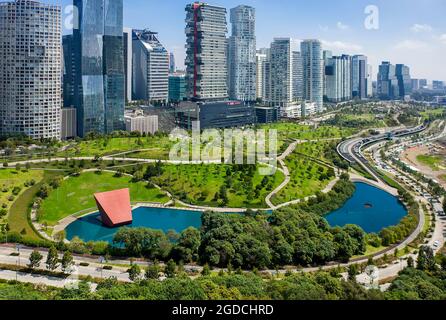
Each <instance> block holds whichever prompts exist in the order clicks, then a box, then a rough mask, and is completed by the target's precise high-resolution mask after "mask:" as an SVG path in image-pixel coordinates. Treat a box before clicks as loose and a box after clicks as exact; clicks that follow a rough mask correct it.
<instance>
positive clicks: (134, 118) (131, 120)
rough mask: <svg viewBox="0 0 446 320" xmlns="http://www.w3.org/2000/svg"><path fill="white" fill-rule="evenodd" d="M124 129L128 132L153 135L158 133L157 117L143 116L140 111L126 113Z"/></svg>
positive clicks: (142, 112)
mask: <svg viewBox="0 0 446 320" xmlns="http://www.w3.org/2000/svg"><path fill="white" fill-rule="evenodd" d="M125 129H126V131H129V132H139V133H143V134H154V133H156V132H157V131H158V116H157V115H145V114H144V111H142V110H137V111H135V112H128V113H126V114H125Z"/></svg>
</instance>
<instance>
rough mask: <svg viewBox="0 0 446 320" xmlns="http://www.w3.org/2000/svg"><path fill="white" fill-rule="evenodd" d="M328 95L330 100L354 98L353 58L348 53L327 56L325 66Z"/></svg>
mask: <svg viewBox="0 0 446 320" xmlns="http://www.w3.org/2000/svg"><path fill="white" fill-rule="evenodd" d="M325 77H326V97H327V100H328V101H330V102H335V103H336V102H342V101H348V100H351V98H352V90H351V83H352V58H351V57H350V56H348V55H342V56H333V57H331V58H327V61H326V66H325Z"/></svg>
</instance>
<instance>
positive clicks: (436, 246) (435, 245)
mask: <svg viewBox="0 0 446 320" xmlns="http://www.w3.org/2000/svg"><path fill="white" fill-rule="evenodd" d="M439 246H440V242H439V241H435V242H434V245H433V247H434V249H438V247H439Z"/></svg>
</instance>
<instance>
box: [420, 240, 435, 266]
mask: <svg viewBox="0 0 446 320" xmlns="http://www.w3.org/2000/svg"><path fill="white" fill-rule="evenodd" d="M417 269H418V270H422V271H435V270H437V263H436V261H435V255H434V250H432V248H431V247H428V246H422V247H421V248H420V250H419V253H418V260H417Z"/></svg>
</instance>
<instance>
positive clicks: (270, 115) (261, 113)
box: [255, 107, 279, 123]
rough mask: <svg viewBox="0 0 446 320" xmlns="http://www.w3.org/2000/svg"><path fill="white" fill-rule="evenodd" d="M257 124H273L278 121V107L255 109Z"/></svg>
mask: <svg viewBox="0 0 446 320" xmlns="http://www.w3.org/2000/svg"><path fill="white" fill-rule="evenodd" d="M255 111H256V122H257V123H274V122H277V121H279V108H278V107H255Z"/></svg>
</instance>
